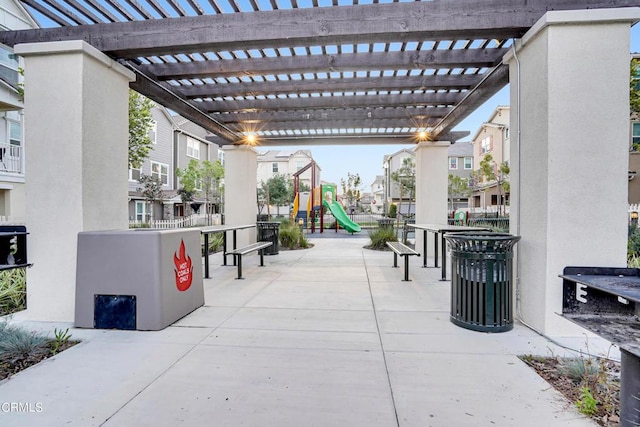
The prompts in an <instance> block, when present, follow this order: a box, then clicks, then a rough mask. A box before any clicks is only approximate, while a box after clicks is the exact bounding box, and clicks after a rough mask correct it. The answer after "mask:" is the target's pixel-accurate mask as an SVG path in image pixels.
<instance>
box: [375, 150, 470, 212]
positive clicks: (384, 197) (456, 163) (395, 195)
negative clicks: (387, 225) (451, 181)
mask: <svg viewBox="0 0 640 427" xmlns="http://www.w3.org/2000/svg"><path fill="white" fill-rule="evenodd" d="M407 159H411V162H412V164H413V165H414V167H415V149H414V148H404V149H402V150H399V151H397V152H395V153H393V154H389V155H386V156H384V160H383V166H382V168H383V170H384V175H382V176H379V177H376V180H375V181H374V183H373V184H372V187H371V192H372V193H373V194H374V196H375V199H374V200H375V201H376V204H378V203H379V205H378V206H379V207H378V209H377V212H379V213H388V212H389V206H390V205H391V204H399V203H400V201H401V197H400V196H401V194H400V186H399V184H398V182H397V181H396V180H394V179H393V176H394V174H395V173H396V172H398V170H400V169H401V168H402V167H403V165H404V164H405V162H407V161H408V160H407ZM447 161H448V165H449V166H448V167H449V173H451V174H453V175H457V176H460V177H462V178H465V179H470V177H471V173H472V172H473V166H474V164H475V160H474V157H473V147H472V145H471V144H470V143H468V142H457V143H455V144H452V145H450V146H449V149H448V160H447ZM374 186H381V190H380V189H378V188H377V187H374ZM378 197H379V198H380V199H378ZM412 200H413V199H412ZM408 202H409V194H407V192H406V190H405V191H404V192H403V194H402V204H401V205H400V206H399V207H400V212H401V213H402V214H405V215H406V214H409V215H411V214H414V213H415V204H413V203H408ZM467 206H468V201H467V198H464V197H460V198H457V200H456V203H455V205H454V207H455V208H459V207H465V208H466V207H467ZM374 211H376V208H375V207H374V206H372V212H374Z"/></svg>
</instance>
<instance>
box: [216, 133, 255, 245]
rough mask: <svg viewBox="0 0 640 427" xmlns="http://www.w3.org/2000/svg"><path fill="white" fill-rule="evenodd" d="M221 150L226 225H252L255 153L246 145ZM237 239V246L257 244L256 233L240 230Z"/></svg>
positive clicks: (253, 214)
mask: <svg viewBox="0 0 640 427" xmlns="http://www.w3.org/2000/svg"><path fill="white" fill-rule="evenodd" d="M223 149H224V153H225V163H224V214H225V215H224V219H225V224H233V225H243V224H255V223H256V212H257V211H258V203H257V196H256V194H257V193H256V191H257V190H256V173H257V172H256V171H257V161H256V158H257V152H256V150H254V149H253V148H252V147H249V146H246V145H228V146H225V147H223ZM237 236H238V246H243V245H247V244H249V243H253V242H255V241H256V230H255V229H249V230H240V231H238V232H237Z"/></svg>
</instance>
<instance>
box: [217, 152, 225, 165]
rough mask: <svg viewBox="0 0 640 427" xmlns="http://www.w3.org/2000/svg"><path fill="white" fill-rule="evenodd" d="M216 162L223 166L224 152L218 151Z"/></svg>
mask: <svg viewBox="0 0 640 427" xmlns="http://www.w3.org/2000/svg"><path fill="white" fill-rule="evenodd" d="M218 160H219V161H220V164H221V165H223V166H224V151H222V150H218Z"/></svg>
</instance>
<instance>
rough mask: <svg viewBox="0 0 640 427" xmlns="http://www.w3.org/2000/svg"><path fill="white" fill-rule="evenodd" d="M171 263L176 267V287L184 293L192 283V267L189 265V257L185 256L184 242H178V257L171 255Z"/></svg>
mask: <svg viewBox="0 0 640 427" xmlns="http://www.w3.org/2000/svg"><path fill="white" fill-rule="evenodd" d="M173 263H174V264H175V265H176V269H175V270H174V271H175V273H176V286H177V287H178V290H179V291H180V292H184V291H186V290H187V289H189V287H190V286H191V282H192V281H193V266H192V265H191V257H190V256H187V254H186V250H185V247H184V240H180V256H179V257H178V256H177V253H174V254H173Z"/></svg>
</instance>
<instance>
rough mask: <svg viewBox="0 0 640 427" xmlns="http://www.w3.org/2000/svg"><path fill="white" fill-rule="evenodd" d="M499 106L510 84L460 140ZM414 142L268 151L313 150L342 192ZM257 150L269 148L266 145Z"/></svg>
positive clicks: (634, 34)
mask: <svg viewBox="0 0 640 427" xmlns="http://www.w3.org/2000/svg"><path fill="white" fill-rule="evenodd" d="M631 52H633V53H640V23H638V24H636V25H635V26H634V27H632V28H631ZM499 105H509V86H506V87H505V88H503V89H502V90H500V91H499V92H498V93H496V94H495V95H494V96H493V97H492V98H490V99H489V100H488V101H487V102H485V103H484V104H483V105H482V106H480V107H479V108H478V109H476V110H475V111H474V112H473V113H472V114H470V115H469V116H468V117H467V118H466V119H465V120H463V121H462V122H460V124H459V125H458V126H456V127H455V128H454V129H453V130H454V131H469V132H470V135H469V136H468V137H466V138H463V139H461V141H470V140H471V137H472V136H473V134H474V133H475V132H476V131H477V130H478V128H479V127H480V125H481V124H482V123H484V122H486V121H487V120H489V117H490V116H491V114H492V113H493V111H494V110H495V109H496V107H497V106H499ZM412 146H413V145H411V144H409V145H401V144H396V145H355V146H347V145H316V146H313V145H312V146H309V145H305V146H291V145H287V146H282V147H276V146H273V147H271V146H270V147H269V148H268V149H269V150H297V149H307V150H311V152H312V155H313V158H314V159H315V161H316V162H317V164H318V165H319V166H320V168H321V169H322V174H321V179H322V180H323V181H326V182H332V183H335V184H337V185H338V192H339V193H341V192H342V190H341V189H340V179H341V178H343V179H345V180H346V179H347V174H348V173H351V174H356V173H357V174H358V175H360V178H361V180H362V186H361V191H364V192H370V191H371V184H372V183H373V181H374V180H375V177H376V175H382V160H383V158H384V156H385V155H386V154H393V153H395V152H396V151H399V150H401V149H403V148H411V147H412ZM257 149H258V151H260V152H264V151H267V148H264V149H261V148H260V147H257Z"/></svg>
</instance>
